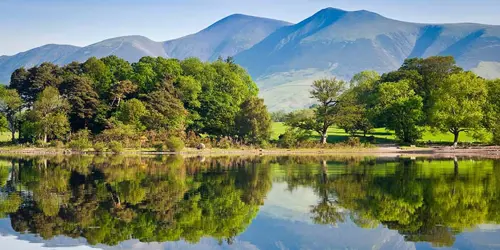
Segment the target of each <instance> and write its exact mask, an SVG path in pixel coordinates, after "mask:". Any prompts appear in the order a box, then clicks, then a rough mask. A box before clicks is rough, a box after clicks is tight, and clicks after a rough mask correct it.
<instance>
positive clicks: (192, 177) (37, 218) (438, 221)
mask: <svg viewBox="0 0 500 250" xmlns="http://www.w3.org/2000/svg"><path fill="white" fill-rule="evenodd" d="M0 218H1V219H0V249H28V250H29V249H433V248H440V249H500V161H495V160H486V159H428V158H417V159H404V158H375V157H362V158H359V157H354V158H353V157H347V156H346V157H335V158H333V157H331V158H330V157H259V158H229V157H221V158H193V159H182V158H180V157H161V158H126V157H119V156H115V157H109V156H107V157H103V156H96V157H90V156H75V157H52V158H51V157H48V158H47V157H45V158H44V157H24V158H16V157H0Z"/></svg>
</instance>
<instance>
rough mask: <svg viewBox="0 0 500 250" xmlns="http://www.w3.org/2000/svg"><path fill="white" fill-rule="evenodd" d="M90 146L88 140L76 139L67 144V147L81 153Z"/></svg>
mask: <svg viewBox="0 0 500 250" xmlns="http://www.w3.org/2000/svg"><path fill="white" fill-rule="evenodd" d="M90 146H91V144H90V142H89V140H88V139H84V138H82V139H76V140H71V141H70V142H69V147H70V148H71V149H73V150H77V151H83V150H85V149H88V148H90Z"/></svg>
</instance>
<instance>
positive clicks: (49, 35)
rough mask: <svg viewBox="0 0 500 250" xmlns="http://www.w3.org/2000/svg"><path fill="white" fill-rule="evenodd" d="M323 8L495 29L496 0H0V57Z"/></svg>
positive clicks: (294, 18)
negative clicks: (233, 18)
mask: <svg viewBox="0 0 500 250" xmlns="http://www.w3.org/2000/svg"><path fill="white" fill-rule="evenodd" d="M326 7H335V8H341V9H345V10H359V9H366V10H370V11H374V12H377V13H379V14H382V15H384V16H386V17H390V18H394V19H398V20H404V21H411V22H424V23H450V22H477V23H486V24H496V25H500V15H499V13H500V0H163V1H160V0H135V1H132V0H0V23H1V25H0V34H1V35H0V55H12V54H15V53H18V52H21V51H25V50H28V49H31V48H34V47H38V46H41V45H44V44H47V43H57V44H72V45H78V46H85V45H89V44H92V43H95V42H98V41H101V40H104V39H107V38H111V37H116V36H123V35H143V36H146V37H148V38H150V39H153V40H155V41H164V40H168V39H173V38H178V37H181V36H184V35H188V34H191V33H195V32H197V31H199V30H201V29H203V28H205V27H207V26H208V25H210V24H212V23H214V22H216V21H217V20H219V19H222V18H223V17H225V16H228V15H230V14H234V13H242V14H248V15H255V16H263V17H269V18H275V19H281V20H285V21H289V22H299V21H301V20H303V19H304V18H307V17H308V16H310V15H312V14H314V13H315V12H317V11H318V10H320V9H322V8H326Z"/></svg>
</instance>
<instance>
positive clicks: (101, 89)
mask: <svg viewBox="0 0 500 250" xmlns="http://www.w3.org/2000/svg"><path fill="white" fill-rule="evenodd" d="M82 70H83V73H84V74H85V75H86V76H88V77H89V78H90V79H92V81H91V82H92V84H93V85H91V86H92V87H93V88H94V89H95V90H96V92H97V93H99V95H100V96H105V95H106V93H107V92H108V91H109V89H110V88H111V84H112V83H113V82H112V81H113V75H112V74H111V71H110V70H109V68H108V66H107V65H106V64H105V63H104V62H103V61H102V60H99V59H97V58H96V57H91V58H89V59H87V61H85V62H84V63H83V64H82Z"/></svg>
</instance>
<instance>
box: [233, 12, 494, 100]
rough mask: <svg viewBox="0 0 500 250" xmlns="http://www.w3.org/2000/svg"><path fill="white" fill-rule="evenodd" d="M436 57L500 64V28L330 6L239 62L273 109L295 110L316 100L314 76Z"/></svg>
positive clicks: (255, 48)
mask: <svg viewBox="0 0 500 250" xmlns="http://www.w3.org/2000/svg"><path fill="white" fill-rule="evenodd" d="M433 55H452V56H454V57H455V58H456V60H457V63H458V64H459V65H460V66H462V67H464V68H466V69H472V68H474V67H477V66H478V65H479V63H480V62H482V61H491V62H500V26H492V25H481V24H418V23H408V22H402V21H397V20H392V19H389V18H385V17H383V16H380V15H378V14H376V13H372V12H368V11H343V10H339V9H334V8H328V9H324V10H321V11H319V12H318V13H316V14H314V15H313V16H311V17H309V18H307V19H305V20H304V21H302V22H300V23H298V24H295V25H291V26H287V27H283V28H281V29H279V30H277V31H276V32H274V33H272V34H271V35H269V36H268V37H267V38H266V39H264V40H262V41H261V42H260V43H258V44H256V45H255V46H253V47H252V48H250V49H248V50H246V51H243V52H241V53H239V54H238V55H236V57H235V60H236V62H237V63H239V64H241V65H242V66H244V67H245V68H246V69H247V70H248V71H249V72H250V74H251V75H252V76H253V77H254V80H255V81H256V82H257V84H258V86H259V87H260V89H261V95H262V96H263V97H264V99H265V100H266V103H267V104H268V107H269V108H270V109H271V110H279V109H287V110H290V109H294V108H300V107H304V106H307V105H309V104H310V103H311V100H309V98H308V95H309V93H308V90H309V86H310V84H311V82H312V80H314V79H318V78H322V77H330V76H337V77H339V78H342V79H345V80H348V79H350V78H351V77H352V76H353V75H354V74H356V73H358V72H360V71H363V70H376V71H378V72H381V73H383V72H387V71H391V70H395V69H397V68H398V67H399V66H400V65H401V64H402V62H403V61H404V60H405V59H406V58H411V57H428V56H433Z"/></svg>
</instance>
